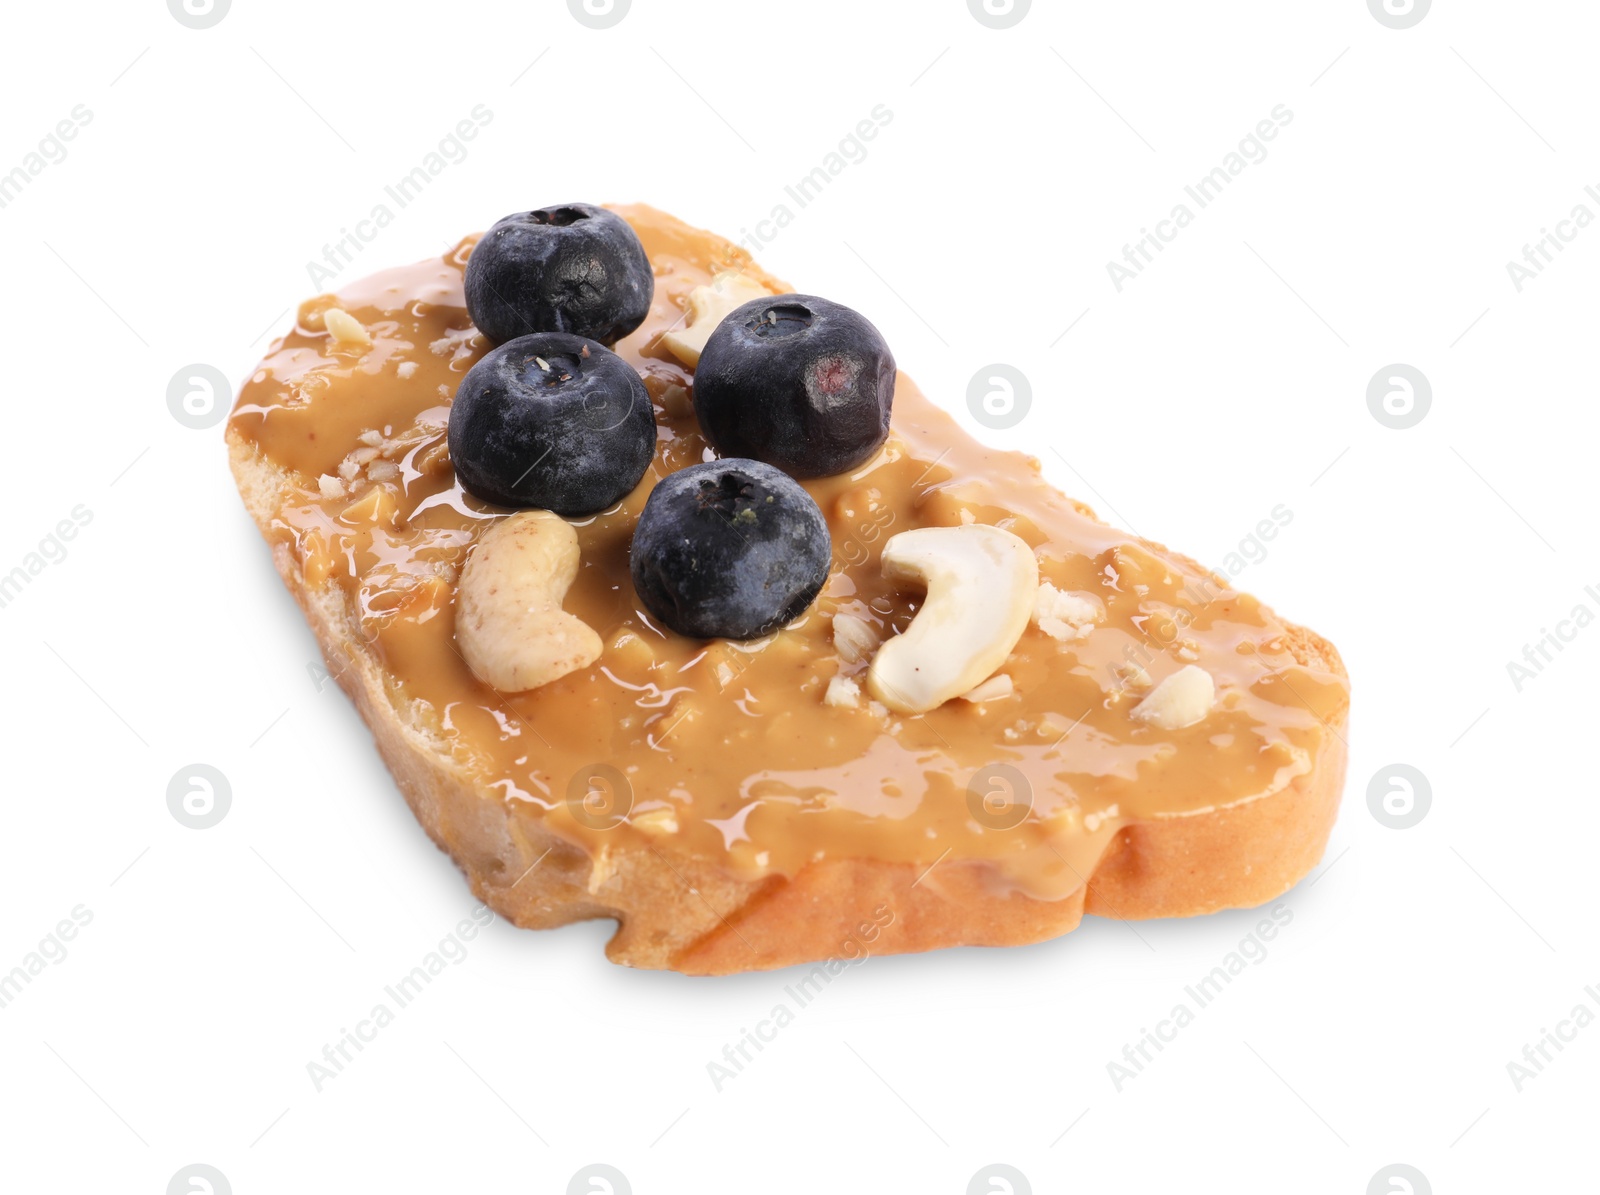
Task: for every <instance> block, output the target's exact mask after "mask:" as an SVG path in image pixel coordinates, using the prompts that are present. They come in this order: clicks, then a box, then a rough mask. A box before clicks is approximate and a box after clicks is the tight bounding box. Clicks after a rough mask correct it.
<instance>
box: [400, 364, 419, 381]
mask: <svg viewBox="0 0 1600 1195" xmlns="http://www.w3.org/2000/svg"><path fill="white" fill-rule="evenodd" d="M416 372H417V363H416V362H415V361H402V362H400V364H399V365H397V366H396V367H395V373H397V374H399V375H400V380H401V381H402V382H405V381H409V380H410V378H411V375H412V374H414V373H416Z"/></svg>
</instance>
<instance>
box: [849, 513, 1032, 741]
mask: <svg viewBox="0 0 1600 1195" xmlns="http://www.w3.org/2000/svg"><path fill="white" fill-rule="evenodd" d="M883 575H884V576H885V577H887V578H889V579H890V580H891V581H897V582H904V583H909V584H919V585H921V586H923V587H924V588H925V589H926V590H927V593H928V596H927V598H926V599H925V600H924V601H923V603H922V608H921V609H920V610H918V611H917V614H916V617H915V618H913V619H912V620H911V625H910V626H909V627H907V628H906V629H905V633H904V634H901V635H897V636H895V637H894V638H893V639H891V640H889V642H887V643H885V644H884V645H883V646H882V647H881V648H879V649H878V654H877V655H876V656H875V657H874V658H873V661H872V667H871V668H870V669H869V670H868V672H867V689H868V690H869V691H870V692H871V694H872V696H873V697H875V698H877V699H878V700H879V701H881V702H883V704H884V705H886V706H888V707H889V708H890V709H892V710H895V711H896V712H898V713H902V714H920V713H924V712H926V711H928V710H931V709H936V708H937V707H939V706H941V705H943V704H944V703H945V702H946V701H949V700H950V699H951V698H952V697H959V696H961V694H963V693H966V692H969V691H970V690H971V689H972V688H973V687H974V686H976V685H978V684H980V683H981V682H982V681H984V680H986V679H987V678H988V677H989V676H990V675H991V674H993V673H994V671H995V669H997V668H999V667H1000V665H1001V664H1003V663H1005V660H1006V657H1007V656H1008V655H1010V654H1011V649H1012V648H1013V647H1015V646H1016V644H1017V640H1018V639H1019V638H1021V637H1022V632H1023V631H1024V630H1025V629H1026V628H1027V625H1028V620H1029V618H1031V617H1032V615H1033V603H1034V596H1035V593H1036V591H1037V590H1038V587H1039V564H1038V561H1037V560H1035V559H1034V555H1033V549H1032V548H1030V547H1028V545H1027V544H1026V543H1025V542H1023V541H1022V540H1021V539H1019V538H1018V537H1017V536H1015V535H1012V534H1011V532H1009V531H1003V530H1001V529H1000V528H999V527H987V526H984V525H983V524H981V523H969V524H965V525H962V526H958V527H922V528H919V529H918V530H916V531H902V532H900V534H899V535H895V536H891V537H890V539H889V541H888V542H887V543H886V544H884V545H883Z"/></svg>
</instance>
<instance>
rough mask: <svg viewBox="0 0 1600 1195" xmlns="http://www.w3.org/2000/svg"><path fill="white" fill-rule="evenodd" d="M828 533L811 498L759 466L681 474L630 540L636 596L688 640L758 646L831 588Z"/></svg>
mask: <svg viewBox="0 0 1600 1195" xmlns="http://www.w3.org/2000/svg"><path fill="white" fill-rule="evenodd" d="M832 555H833V546H832V542H831V541H830V539H829V538H828V524H827V522H826V520H824V519H823V517H822V511H820V510H818V509H817V504H816V502H814V501H813V500H812V498H811V495H810V494H808V493H806V492H805V490H803V489H801V488H800V486H799V485H798V484H796V482H795V481H794V480H793V479H792V478H790V477H789V476H788V475H787V474H785V473H781V472H779V471H778V470H777V469H774V468H772V467H771V466H770V465H763V464H762V463H761V462H760V461H746V460H719V461H709V462H707V463H706V464H703V465H691V466H689V468H687V469H679V470H678V471H677V472H676V473H673V474H671V475H669V476H668V477H667V478H666V479H665V480H663V481H661V482H659V483H658V484H657V485H656V488H655V489H653V490H651V491H650V499H649V501H647V502H646V503H645V504H644V513H642V514H641V515H640V516H639V525H638V526H637V527H635V528H634V531H633V547H632V549H631V550H630V557H629V562H630V564H631V567H632V571H633V587H634V589H636V590H637V591H638V593H639V597H640V599H641V600H642V601H643V602H644V604H645V606H646V607H647V608H648V609H649V611H650V613H652V614H654V615H655V616H656V617H657V618H658V619H660V620H661V621H662V622H663V623H665V624H666V625H667V626H668V627H669V628H671V629H672V630H674V631H677V632H678V634H680V635H687V636H689V637H690V638H692V639H757V638H760V637H761V636H762V635H765V634H767V633H768V632H770V631H775V630H777V629H778V628H779V627H781V626H783V625H784V623H787V622H791V621H793V620H794V619H796V618H798V617H799V616H800V615H801V613H802V612H803V611H804V610H805V608H806V607H807V606H809V605H810V604H811V602H812V600H813V599H815V598H816V596H817V592H818V591H819V590H820V589H821V588H822V584H823V582H824V581H826V580H827V579H828V565H829V562H830V560H831V559H832Z"/></svg>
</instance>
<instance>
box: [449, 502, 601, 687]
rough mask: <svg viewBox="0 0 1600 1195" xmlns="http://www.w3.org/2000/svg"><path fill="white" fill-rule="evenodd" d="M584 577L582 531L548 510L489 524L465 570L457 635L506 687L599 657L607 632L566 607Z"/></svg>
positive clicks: (538, 681)
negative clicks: (567, 598)
mask: <svg viewBox="0 0 1600 1195" xmlns="http://www.w3.org/2000/svg"><path fill="white" fill-rule="evenodd" d="M577 575H578V533H577V532H576V531H574V530H573V529H572V526H571V524H569V523H567V522H566V521H565V520H563V519H561V518H559V517H558V516H556V515H553V514H551V513H550V512H549V511H547V510H524V511H519V512H517V513H516V514H514V515H512V516H511V517H509V518H507V519H502V520H501V521H500V522H498V523H496V524H495V525H494V526H493V527H491V528H489V530H488V531H486V532H485V533H484V534H483V536H482V537H481V538H480V539H479V540H478V543H477V545H476V546H475V547H474V548H473V549H472V551H471V553H470V554H469V555H468V557H467V563H466V567H465V568H463V569H462V570H461V585H460V588H459V589H458V590H457V593H456V641H457V642H458V643H459V644H460V647H461V655H462V657H463V658H464V659H465V660H466V661H467V666H468V667H469V668H471V669H472V674H473V675H474V676H476V677H477V678H478V679H479V680H481V681H482V682H483V683H484V684H486V685H492V686H493V687H494V688H496V689H500V690H502V691H503V692H507V693H519V692H521V691H522V690H524V689H536V688H538V687H539V686H540V685H543V684H548V683H549V682H550V681H553V680H555V679H556V678H557V677H561V676H565V675H566V674H567V673H569V672H574V671H576V670H577V669H579V668H587V667H588V666H589V665H590V664H593V663H594V662H595V661H596V660H597V659H599V658H600V636H598V635H596V634H595V633H594V631H593V630H591V629H590V628H589V627H588V626H587V625H586V624H585V623H584V622H583V621H582V620H581V619H578V618H576V617H574V616H573V615H571V614H568V613H567V612H566V611H565V610H563V609H562V608H561V599H562V598H564V597H565V596H566V594H567V590H568V589H569V588H571V586H572V581H573V578H574V577H576V576H577Z"/></svg>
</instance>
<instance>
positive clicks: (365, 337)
mask: <svg viewBox="0 0 1600 1195" xmlns="http://www.w3.org/2000/svg"><path fill="white" fill-rule="evenodd" d="M322 320H323V323H325V324H327V326H328V334H329V335H330V336H332V337H333V339H334V341H335V342H336V343H338V344H341V345H370V344H371V343H372V337H371V336H370V335H369V334H368V332H367V330H366V328H364V327H362V326H361V321H360V320H358V319H357V318H356V317H355V316H353V315H351V314H350V313H349V312H348V311H345V310H343V309H341V308H338V307H330V308H328V310H327V311H325V312H324V313H323V316H322Z"/></svg>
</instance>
